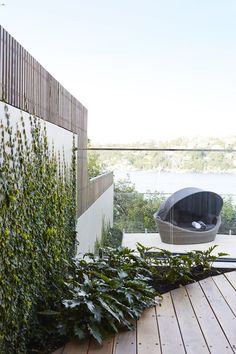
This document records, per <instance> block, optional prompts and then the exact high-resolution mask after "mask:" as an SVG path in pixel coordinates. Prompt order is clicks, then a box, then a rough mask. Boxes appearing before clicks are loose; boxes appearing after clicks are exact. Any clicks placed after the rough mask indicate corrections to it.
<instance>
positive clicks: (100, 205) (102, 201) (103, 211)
mask: <svg viewBox="0 0 236 354" xmlns="http://www.w3.org/2000/svg"><path fill="white" fill-rule="evenodd" d="M113 197H114V190H113V185H112V186H111V187H109V188H108V189H107V190H106V191H105V192H104V193H103V194H102V195H101V196H100V197H99V198H98V199H97V200H96V202H95V203H93V204H92V205H91V206H90V207H89V208H88V209H87V210H86V211H85V212H84V213H83V214H82V215H81V216H80V217H79V219H78V220H77V227H76V231H77V241H79V245H78V247H77V255H78V254H79V253H85V252H93V251H94V244H95V242H96V239H98V240H99V239H100V238H101V234H102V223H103V220H104V222H105V224H106V225H107V224H110V226H112V225H113Z"/></svg>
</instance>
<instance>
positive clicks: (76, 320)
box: [41, 247, 157, 343]
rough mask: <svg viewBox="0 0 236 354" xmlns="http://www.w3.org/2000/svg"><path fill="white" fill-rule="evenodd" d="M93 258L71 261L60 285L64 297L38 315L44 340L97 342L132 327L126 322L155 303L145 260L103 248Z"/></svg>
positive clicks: (127, 250)
mask: <svg viewBox="0 0 236 354" xmlns="http://www.w3.org/2000/svg"><path fill="white" fill-rule="evenodd" d="M99 254H100V256H99V257H97V256H94V255H93V254H86V255H85V256H84V258H83V259H80V260H76V261H75V264H74V266H73V268H71V274H70V277H68V279H67V280H66V283H65V284H66V286H67V290H66V292H65V296H66V298H65V299H64V300H63V301H62V302H61V303H60V304H57V305H56V306H55V305H54V307H53V308H50V309H44V311H42V312H41V315H42V321H43V323H47V333H46V334H45V335H46V336H47V335H48V333H50V334H52V333H53V335H54V336H57V337H59V336H63V338H65V340H70V339H78V340H81V339H83V338H86V337H88V336H90V335H91V336H92V337H94V338H95V339H96V340H97V341H98V342H99V343H101V342H102V339H103V338H104V337H105V336H106V335H107V334H108V333H114V332H117V331H118V330H119V329H122V328H126V329H130V328H132V319H133V318H138V317H139V316H140V315H141V313H142V312H143V310H144V309H145V308H146V307H150V306H153V305H154V304H155V303H156V301H155V296H156V295H157V293H156V291H154V289H153V288H152V287H151V286H150V285H148V283H149V282H150V275H151V273H150V271H149V270H148V267H149V265H148V263H147V262H146V260H145V259H143V258H141V257H139V256H137V255H135V253H134V251H132V250H130V249H128V248H118V249H116V250H115V249H112V248H108V247H107V248H104V249H100V251H99ZM45 318H46V319H47V320H45ZM41 328H43V327H42V326H41Z"/></svg>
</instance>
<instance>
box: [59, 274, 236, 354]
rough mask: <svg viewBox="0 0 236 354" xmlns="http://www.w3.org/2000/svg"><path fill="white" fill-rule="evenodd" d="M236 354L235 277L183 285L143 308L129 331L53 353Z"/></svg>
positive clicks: (235, 275) (69, 345) (66, 347)
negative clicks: (101, 342)
mask: <svg viewBox="0 0 236 354" xmlns="http://www.w3.org/2000/svg"><path fill="white" fill-rule="evenodd" d="M160 353H162V354H184V353H187V354H191V353H193V354H205V353H211V354H224V353H225V354H230V353H236V272H235V271H233V272H229V273H225V274H224V275H223V274H222V275H219V276H216V277H213V278H207V279H204V280H202V281H200V282H198V283H193V284H189V285H187V286H185V287H181V288H178V289H175V290H172V291H171V292H169V293H166V294H164V295H163V301H162V302H161V306H158V305H156V306H155V307H152V308H150V309H146V310H145V311H144V313H143V315H142V316H141V318H140V319H139V320H138V321H136V322H134V330H132V331H126V332H120V333H117V334H116V335H113V336H110V337H109V338H108V339H106V340H105V341H104V343H103V345H102V346H100V345H97V344H95V342H94V341H88V342H86V343H83V344H80V345H79V344H76V343H75V342H71V343H67V344H66V345H65V347H64V348H60V349H58V351H56V352H55V354H160Z"/></svg>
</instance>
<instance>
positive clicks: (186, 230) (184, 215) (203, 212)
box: [154, 187, 223, 245]
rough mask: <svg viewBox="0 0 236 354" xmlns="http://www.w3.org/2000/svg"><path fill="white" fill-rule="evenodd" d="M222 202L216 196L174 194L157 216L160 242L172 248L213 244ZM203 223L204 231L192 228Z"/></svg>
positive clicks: (188, 191)
mask: <svg viewBox="0 0 236 354" xmlns="http://www.w3.org/2000/svg"><path fill="white" fill-rule="evenodd" d="M222 206H223V199H222V198H221V196H219V195H218V194H216V193H214V192H209V191H204V190H202V189H199V188H194V187H188V188H183V189H180V190H178V191H177V192H175V193H174V194H172V195H171V196H170V197H169V198H167V199H166V201H165V202H164V203H162V205H161V207H160V209H159V210H158V211H157V212H156V213H155V214H154V218H155V220H156V223H157V227H158V230H159V233H160V236H161V240H162V241H163V242H165V243H171V244H181V245H182V244H195V243H205V242H210V241H213V240H214V239H215V237H216V234H217V232H218V230H219V227H220V224H221V216H220V212H221V209H222ZM193 221H202V222H203V223H204V224H205V225H204V227H203V228H201V229H199V230H198V229H196V228H194V227H193V226H192V222H193Z"/></svg>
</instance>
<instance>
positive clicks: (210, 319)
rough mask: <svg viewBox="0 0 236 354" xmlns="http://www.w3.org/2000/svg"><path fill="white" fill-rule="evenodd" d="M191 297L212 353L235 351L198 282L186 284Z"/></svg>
mask: <svg viewBox="0 0 236 354" xmlns="http://www.w3.org/2000/svg"><path fill="white" fill-rule="evenodd" d="M186 290H187V292H188V295H189V299H190V301H191V303H192V306H193V308H194V312H195V314H196V317H197V319H198V322H199V324H200V327H201V330H202V333H203V334H204V337H205V340H206V342H207V344H208V347H209V350H210V352H211V353H212V354H222V353H233V351H232V349H231V346H230V344H229V342H228V340H227V338H226V337H225V334H224V332H223V331H222V328H221V326H220V324H219V322H218V321H217V318H216V316H215V314H214V312H213V311H212V308H211V306H210V304H209V302H208V301H207V299H206V298H205V296H204V293H203V291H202V289H201V287H200V285H199V284H198V283H194V284H190V285H187V286H186Z"/></svg>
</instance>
